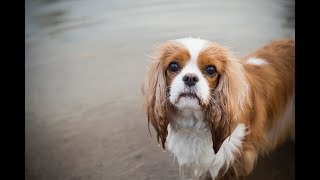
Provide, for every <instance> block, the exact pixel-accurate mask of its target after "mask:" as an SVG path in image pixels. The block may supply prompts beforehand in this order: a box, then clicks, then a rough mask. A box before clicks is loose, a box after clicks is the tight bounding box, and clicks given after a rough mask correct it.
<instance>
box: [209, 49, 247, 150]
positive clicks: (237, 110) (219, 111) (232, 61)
mask: <svg viewBox="0 0 320 180" xmlns="http://www.w3.org/2000/svg"><path fill="white" fill-rule="evenodd" d="M206 51H207V52H206V53H207V54H208V55H209V56H210V51H212V54H214V56H213V57H212V58H217V57H218V58H219V61H220V62H221V68H222V69H221V71H220V74H219V79H218V84H217V86H216V87H215V88H214V90H212V92H211V99H210V103H209V106H208V107H207V111H206V120H207V121H208V123H209V126H210V129H211V134H212V143H213V149H214V151H215V152H216V153H217V152H218V150H219V149H220V147H221V145H222V143H223V141H224V140H225V139H226V138H227V137H228V136H230V134H231V132H232V131H233V129H234V128H235V126H236V124H237V123H236V122H239V121H240V120H242V119H244V118H246V117H243V116H247V115H248V114H246V112H247V106H250V100H249V86H248V83H247V79H246V77H245V72H244V67H243V64H242V62H241V61H240V60H238V59H236V58H234V57H233V55H232V54H231V53H230V52H229V51H228V50H227V49H224V48H222V47H220V46H219V45H214V44H213V45H212V46H209V47H208V48H207V50H206ZM208 51H209V52H208ZM240 115H241V116H242V117H240Z"/></svg>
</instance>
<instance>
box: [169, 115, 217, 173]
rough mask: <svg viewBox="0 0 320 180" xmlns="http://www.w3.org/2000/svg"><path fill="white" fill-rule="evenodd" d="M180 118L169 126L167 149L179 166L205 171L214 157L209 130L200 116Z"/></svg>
mask: <svg viewBox="0 0 320 180" xmlns="http://www.w3.org/2000/svg"><path fill="white" fill-rule="evenodd" d="M190 117H191V118H190ZM192 117H194V118H192ZM182 118H183V117H176V119H175V120H174V121H173V122H171V123H170V124H169V126H168V137H167V148H168V150H169V151H170V152H171V153H172V154H173V155H174V157H175V158H176V159H177V161H178V163H179V165H180V166H183V165H192V166H197V167H198V168H201V169H204V170H205V169H207V168H208V167H209V166H210V164H211V163H212V160H213V158H214V156H215V153H214V151H213V149H212V140H211V132H210V129H209V128H208V125H207V124H206V123H205V122H204V121H203V120H202V119H201V118H202V116H201V115H200V116H189V119H188V118H186V117H184V118H185V119H182Z"/></svg>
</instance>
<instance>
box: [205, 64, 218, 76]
mask: <svg viewBox="0 0 320 180" xmlns="http://www.w3.org/2000/svg"><path fill="white" fill-rule="evenodd" d="M206 72H207V73H208V74H209V75H213V74H214V73H216V68H215V67H214V66H207V67H206Z"/></svg>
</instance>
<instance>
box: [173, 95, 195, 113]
mask: <svg viewBox="0 0 320 180" xmlns="http://www.w3.org/2000/svg"><path fill="white" fill-rule="evenodd" d="M174 105H175V106H176V107H177V108H178V109H180V110H185V109H193V110H199V109H201V106H200V99H199V98H198V97H197V96H196V95H189V94H182V95H180V96H179V98H178V101H177V102H176V103H175V104H174Z"/></svg>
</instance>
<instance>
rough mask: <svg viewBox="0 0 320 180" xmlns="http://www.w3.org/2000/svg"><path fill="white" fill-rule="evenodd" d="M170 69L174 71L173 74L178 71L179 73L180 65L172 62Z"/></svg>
mask: <svg viewBox="0 0 320 180" xmlns="http://www.w3.org/2000/svg"><path fill="white" fill-rule="evenodd" d="M169 69H170V71H172V72H177V71H179V65H178V63H176V62H172V63H171V64H170V65H169Z"/></svg>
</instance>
